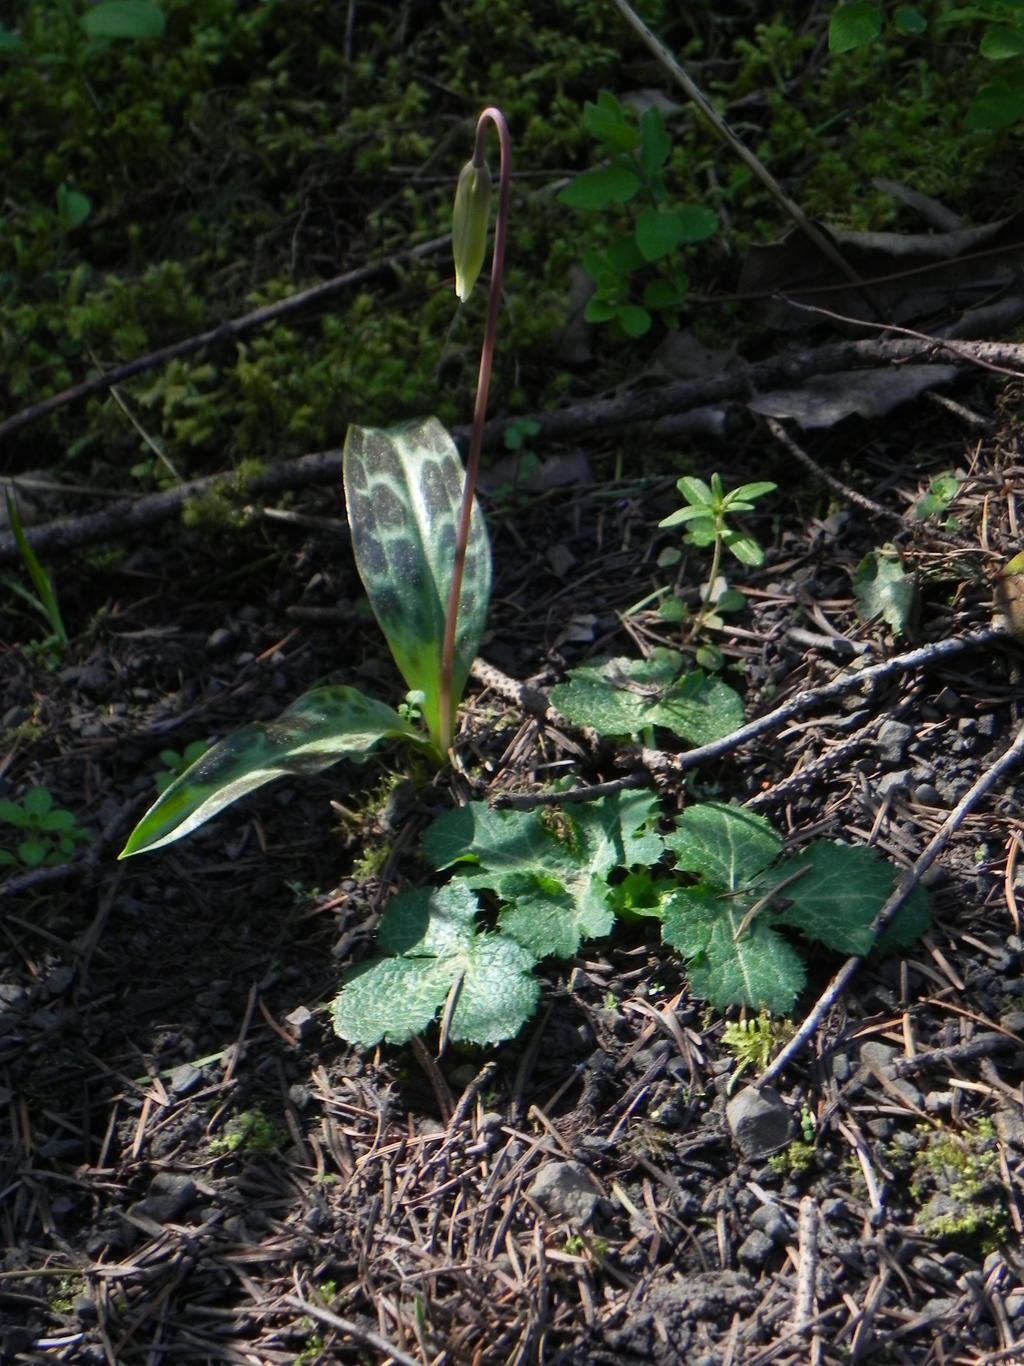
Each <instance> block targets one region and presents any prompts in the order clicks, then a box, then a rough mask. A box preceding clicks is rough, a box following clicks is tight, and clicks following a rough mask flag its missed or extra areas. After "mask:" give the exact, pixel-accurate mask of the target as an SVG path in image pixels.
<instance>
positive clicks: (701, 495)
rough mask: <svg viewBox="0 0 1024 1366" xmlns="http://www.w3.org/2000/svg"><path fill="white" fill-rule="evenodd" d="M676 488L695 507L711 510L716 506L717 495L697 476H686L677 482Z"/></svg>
mask: <svg viewBox="0 0 1024 1366" xmlns="http://www.w3.org/2000/svg"><path fill="white" fill-rule="evenodd" d="M676 488H677V489H678V490H679V492H680V493H681V494H682V495H683V497H684V498H685V499H686V501H687V502H688V503H690V504H691V505H692V506H693V507H697V508H701V509H704V508H707V509H709V510H710V509H711V508H713V507H714V506H715V495H714V493H713V492H712V490H711V488H710V486H709V485H708V484H705V482H704V480H703V479H698V478H697V477H696V475H693V474H684V475H683V477H682V478H681V479H677V480H676ZM661 525H662V526H664V525H665V523H664V522H662V523H661Z"/></svg>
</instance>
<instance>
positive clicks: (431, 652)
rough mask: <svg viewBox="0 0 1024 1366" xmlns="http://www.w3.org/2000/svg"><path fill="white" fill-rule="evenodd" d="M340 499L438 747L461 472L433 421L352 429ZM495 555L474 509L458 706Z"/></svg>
mask: <svg viewBox="0 0 1024 1366" xmlns="http://www.w3.org/2000/svg"><path fill="white" fill-rule="evenodd" d="M344 478H345V499H346V502H347V504H348V517H349V523H350V525H351V528H352V547H353V551H354V553H355V558H356V566H357V568H358V570H359V574H360V577H361V578H362V580H363V585H364V587H365V588H366V592H367V596H368V597H369V599H370V605H371V607H372V608H373V611H374V615H375V616H376V618H377V621H378V622H379V623H380V627H381V630H382V631H383V632H384V634H385V636H386V637H387V641H388V645H389V646H390V649H391V653H392V655H393V656H394V659H395V663H396V664H397V665H398V667H399V669H400V671H401V673H402V677H403V678H404V679H405V681H406V683H407V684H408V686H409V688H410V689H411V690H415V691H420V692H422V693H424V695H425V699H426V700H425V701H424V703H423V717H424V720H425V722H426V724H427V728H428V729H429V731H430V734H431V736H432V737H433V738H434V741H435V743H437V744H438V747H439V748H443V747H444V745H443V743H442V742H441V739H440V737H439V734H438V726H439V722H438V707H439V698H440V672H441V645H442V639H443V635H444V620H445V612H446V609H447V606H448V593H449V589H450V586H451V578H452V568H453V564H454V559H455V536H456V529H457V525H458V517H459V508H460V506H461V502H462V485H463V479H464V474H463V468H462V461H461V460H460V459H459V453H458V451H457V449H456V447H455V443H454V441H453V440H452V438H451V437H450V436H449V435H448V433H447V432H446V431H445V429H444V427H443V426H442V425H441V423H440V422H438V420H437V418H433V417H431V418H427V419H426V420H425V421H419V422H410V423H405V424H403V425H401V426H398V427H391V428H388V429H387V430H384V429H381V428H375V427H350V428H349V432H348V436H347V438H346V440H345V459H344ZM490 593H491V551H490V545H489V543H488V539H487V530H486V527H485V525H484V519H483V515H482V513H481V512H480V510H479V508H478V507H477V506H476V505H474V508H473V516H472V520H471V523H470V536H469V544H468V547H467V550H466V566H465V573H464V578H463V583H462V593H461V597H460V605H459V619H458V628H457V632H456V638H455V661H454V667H453V670H452V700H453V704H457V702H458V700H459V698H460V697H461V696H462V690H463V688H464V687H465V686H466V679H467V678H468V677H469V669H470V665H471V664H472V663H473V659H474V657H475V655H476V652H477V649H478V648H479V645H480V639H481V637H482V635H483V630H484V625H485V622H486V619H487V606H488V602H489V599H490Z"/></svg>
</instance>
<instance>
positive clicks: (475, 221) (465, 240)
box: [452, 161, 491, 303]
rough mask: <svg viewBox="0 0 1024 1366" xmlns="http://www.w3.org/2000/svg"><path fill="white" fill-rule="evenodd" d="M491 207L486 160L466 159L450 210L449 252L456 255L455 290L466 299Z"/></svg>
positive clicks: (479, 266)
mask: <svg viewBox="0 0 1024 1366" xmlns="http://www.w3.org/2000/svg"><path fill="white" fill-rule="evenodd" d="M490 207H491V173H490V171H489V170H488V169H487V163H486V162H484V163H483V164H482V165H480V166H474V165H473V163H472V162H471V161H467V162H466V164H465V166H463V168H462V170H461V171H460V172H459V183H458V186H457V187H456V190H455V208H454V210H453V211H452V252H453V253H454V256H455V293H456V294H457V295H458V296H459V299H460V300H461V302H462V303H465V302H466V300H467V299H468V298H469V295H470V291H471V290H472V288H473V286H474V285H475V284H476V281H477V276H478V275H479V274H480V271H481V269H482V267H483V264H484V252H485V250H486V248H487V220H488V217H489V213H490Z"/></svg>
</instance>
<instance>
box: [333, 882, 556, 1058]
mask: <svg viewBox="0 0 1024 1366" xmlns="http://www.w3.org/2000/svg"><path fill="white" fill-rule="evenodd" d="M476 912H477V902H476V897H475V895H474V894H473V892H472V891H471V890H470V889H469V887H467V885H466V883H465V882H463V881H461V880H457V881H455V882H450V883H448V884H447V885H446V886H444V887H440V888H437V889H436V890H432V889H430V888H427V887H420V888H416V889H415V890H413V891H409V892H402V893H400V894H399V895H398V896H396V897H395V898H394V899H393V900H392V901H391V903H390V905H389V906H388V908H387V910H386V911H385V912H384V915H383V917H382V919H381V924H380V947H381V948H382V949H384V950H385V951H387V952H389V953H391V954H393V955H394V956H393V957H391V958H382V959H378V960H376V961H374V962H372V963H366V964H363V965H361V966H360V967H358V968H355V969H353V970H352V971H351V972H350V973H348V974H347V977H346V980H345V985H344V986H343V987H342V989H341V992H340V993H339V994H338V996H337V997H336V998H335V1000H334V1002H333V1004H332V1006H331V1014H332V1018H333V1022H334V1028H335V1032H336V1033H338V1034H339V1035H340V1036H341V1037H342V1038H343V1039H348V1040H350V1041H351V1042H353V1043H361V1044H365V1045H367V1046H372V1045H374V1044H377V1043H380V1042H381V1041H382V1040H386V1041H387V1042H388V1043H405V1042H406V1041H407V1040H408V1039H409V1038H411V1037H412V1035H414V1034H419V1033H421V1032H422V1031H423V1030H424V1029H426V1027H427V1026H428V1025H429V1024H430V1022H431V1021H432V1020H433V1019H434V1017H435V1016H436V1014H437V1012H438V1011H439V1010H440V1009H441V1007H442V1006H443V1005H444V1004H445V1002H446V1001H447V1000H448V998H449V996H450V995H451V994H453V993H454V995H455V1007H454V1010H453V1011H452V1016H451V1022H450V1027H449V1033H450V1035H451V1037H452V1038H453V1039H455V1040H457V1041H461V1042H465V1043H475V1044H481V1045H486V1044H489V1043H498V1042H500V1041H501V1040H502V1039H508V1038H511V1037H512V1036H513V1035H515V1034H517V1033H518V1032H519V1030H520V1028H521V1027H522V1025H523V1024H524V1023H525V1021H526V1020H528V1019H529V1017H530V1016H531V1015H532V1014H533V1012H534V1010H535V1009H536V1006H537V998H538V996H539V993H540V987H539V984H538V982H537V981H536V980H535V978H534V977H533V976H532V971H531V970H532V968H533V964H534V959H533V957H532V955H531V954H530V953H529V952H528V951H527V950H526V949H525V948H523V946H522V945H521V944H518V943H517V942H516V941H515V940H514V939H510V938H509V937H508V936H507V935H504V934H487V933H484V934H481V933H478V932H477V929H476V925H475V919H476Z"/></svg>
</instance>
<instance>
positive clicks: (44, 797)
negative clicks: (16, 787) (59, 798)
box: [22, 787, 53, 821]
mask: <svg viewBox="0 0 1024 1366" xmlns="http://www.w3.org/2000/svg"><path fill="white" fill-rule="evenodd" d="M22 805H23V806H24V808H25V814H26V815H27V816H28V817H29V818H30V819H32V820H35V821H39V820H41V819H42V818H43V817H45V816H46V815H47V814H48V813H49V812H50V811H52V810H53V795H52V793H51V792H50V790H49V788H46V787H30V788H29V790H28V791H27V792H26V793H25V797H24V799H23V801H22Z"/></svg>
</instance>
